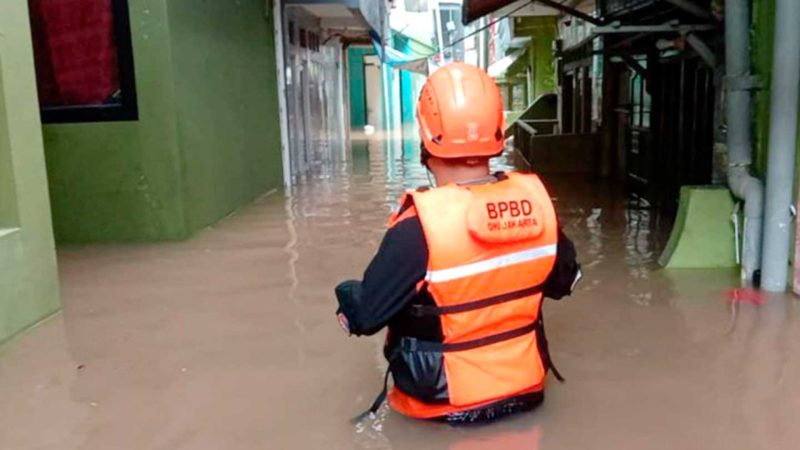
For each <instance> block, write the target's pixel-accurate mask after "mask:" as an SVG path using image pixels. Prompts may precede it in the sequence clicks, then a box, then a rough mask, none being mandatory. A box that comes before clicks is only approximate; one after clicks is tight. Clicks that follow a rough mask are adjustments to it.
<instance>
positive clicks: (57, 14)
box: [28, 0, 138, 123]
mask: <svg viewBox="0 0 800 450" xmlns="http://www.w3.org/2000/svg"><path fill="white" fill-rule="evenodd" d="M28 5H29V7H30V17H31V30H32V36H33V49H34V59H35V62H36V81H37V85H38V90H39V104H40V107H41V113H42V122H44V123H63V122H99V121H114V120H136V119H137V118H138V111H137V106H136V81H135V78H134V71H133V50H132V46H131V31H130V22H129V18H128V2H127V0H28Z"/></svg>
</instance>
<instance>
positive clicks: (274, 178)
mask: <svg viewBox="0 0 800 450" xmlns="http://www.w3.org/2000/svg"><path fill="white" fill-rule="evenodd" d="M168 4H169V6H168V13H169V34H170V38H171V44H172V67H173V73H174V76H175V81H176V82H175V99H176V105H177V108H176V109H177V117H178V124H177V128H178V142H179V146H180V149H181V154H182V157H183V161H184V163H183V166H182V170H183V176H184V186H183V188H184V192H183V193H184V200H185V202H184V205H185V206H184V211H185V214H186V221H187V226H188V228H189V230H197V229H199V228H201V227H204V226H206V225H208V224H210V223H213V222H215V221H216V220H218V219H219V218H220V217H223V216H225V215H226V214H228V213H230V212H231V211H233V210H235V209H236V208H238V207H239V206H241V205H244V204H247V203H249V202H250V201H252V200H253V199H254V198H255V197H257V196H258V195H260V194H262V193H264V192H266V191H268V190H270V189H274V188H277V187H279V186H280V185H281V184H282V167H281V148H280V124H279V120H278V97H277V95H278V94H277V86H278V82H277V80H276V77H277V75H276V70H275V47H274V38H273V33H272V30H273V22H272V11H271V10H270V11H269V17H268V18H265V12H266V6H265V2H264V1H263V0H240V1H237V2H216V1H215V2H209V1H206V0H169V2H168Z"/></svg>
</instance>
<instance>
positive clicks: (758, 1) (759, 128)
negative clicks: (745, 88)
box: [751, 0, 775, 176]
mask: <svg viewBox="0 0 800 450" xmlns="http://www.w3.org/2000/svg"><path fill="white" fill-rule="evenodd" d="M752 13H753V30H752V34H751V37H752V52H751V53H752V60H753V72H754V73H755V74H756V75H758V76H760V77H761V79H762V81H763V82H764V89H761V90H757V91H755V94H754V102H755V105H754V108H753V109H754V113H755V126H754V130H753V131H754V144H755V145H754V153H755V154H754V155H753V162H754V164H753V168H754V170H755V172H756V173H757V174H758V175H759V176H763V175H764V174H766V169H767V153H768V151H769V150H768V149H769V116H770V114H769V108H770V95H771V91H770V89H769V86H770V79H771V77H772V41H773V37H774V29H775V0H753V11H752Z"/></svg>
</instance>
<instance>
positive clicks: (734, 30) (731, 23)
mask: <svg viewBox="0 0 800 450" xmlns="http://www.w3.org/2000/svg"><path fill="white" fill-rule="evenodd" d="M790 1H795V0H790ZM749 4H750V2H749V0H725V65H726V67H725V71H726V88H727V91H728V92H727V98H726V102H725V110H726V119H727V120H726V121H727V129H728V132H727V142H726V144H727V147H728V186H729V187H730V189H731V192H733V194H734V195H735V196H736V197H738V198H740V199H743V200H744V202H745V203H744V212H745V223H744V233H743V234H744V244H743V246H742V278H743V279H745V280H746V281H752V280H753V275H754V274H755V272H756V270H758V268H759V267H760V262H761V224H762V220H763V205H764V189H763V186H762V184H761V181H760V180H759V179H757V178H755V177H753V176H751V175H750V165H751V163H752V158H751V153H752V138H751V133H750V126H751V124H750V120H751V111H752V98H751V94H750V88H748V87H747V86H746V85H745V83H742V82H737V81H740V80H743V79H744V80H749V79H751V78H752V77H751V76H750V11H749Z"/></svg>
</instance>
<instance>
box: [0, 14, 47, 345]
mask: <svg viewBox="0 0 800 450" xmlns="http://www.w3.org/2000/svg"><path fill="white" fill-rule="evenodd" d="M30 36H31V34H30V29H29V27H28V12H27V2H22V1H11V2H2V3H0V176H2V177H3V180H2V183H0V191H2V192H0V201H2V202H3V205H4V206H3V208H2V209H1V210H0V211H2V214H3V215H4V220H3V223H2V224H0V342H4V341H6V340H7V339H9V338H10V337H12V336H14V335H15V334H17V333H18V332H20V331H22V330H24V329H25V328H27V327H29V326H31V325H33V324H35V323H37V322H38V321H40V320H42V319H44V318H45V317H47V316H49V315H51V314H53V313H54V312H56V311H58V309H59V307H60V304H59V300H58V276H57V273H56V260H55V250H54V242H53V231H52V228H51V219H50V204H49V199H48V194H47V178H46V174H45V164H44V154H43V149H42V133H41V128H40V123H39V110H38V106H37V97H36V85H35V81H34V80H35V76H34V68H33V50H32V48H31V40H30ZM12 203H13V204H12Z"/></svg>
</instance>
